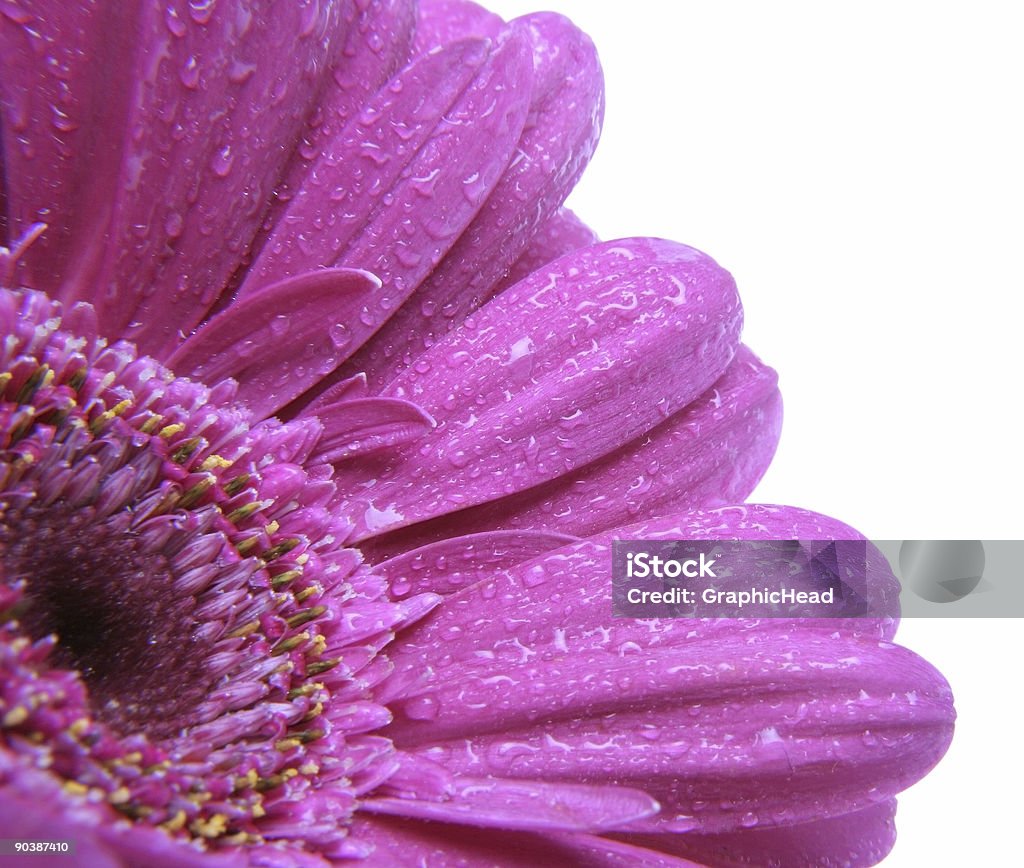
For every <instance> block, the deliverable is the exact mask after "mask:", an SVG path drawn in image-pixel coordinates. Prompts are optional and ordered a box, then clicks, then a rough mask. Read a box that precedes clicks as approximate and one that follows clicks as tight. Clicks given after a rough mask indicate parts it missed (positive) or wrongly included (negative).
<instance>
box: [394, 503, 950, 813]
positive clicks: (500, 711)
mask: <svg viewBox="0 0 1024 868" xmlns="http://www.w3.org/2000/svg"><path fill="white" fill-rule="evenodd" d="M793 530H795V531H797V532H796V534H795V535H796V536H798V537H799V536H803V537H805V538H807V537H817V538H823V537H824V536H825V534H824V533H823V531H828V532H831V533H832V534H833V535H834V536H836V537H840V538H841V537H843V536H847V537H849V536H850V535H851V531H850V529H849V528H846V527H845V526H843V525H841V524H839V523H838V522H833V521H831V520H829V519H826V518H824V517H822V516H814V515H813V514H811V513H805V512H803V511H802V510H794V509H781V508H771V507H754V506H751V507H742V508H728V509H719V510H705V511H695V512H693V513H689V514H686V515H683V516H678V517H675V518H673V519H664V520H660V521H657V522H648V523H645V524H642V525H638V526H634V527H633V528H626V529H623V530H621V531H619V532H617V533H614V534H606V535H603V536H601V537H596V538H594V539H591V540H587V541H584V542H581V543H578V544H576V545H573V546H570V547H567V548H565V549H561V550H558V551H555V552H552V553H550V554H548V555H546V556H544V557H542V558H539V559H536V560H534V561H532V562H528V563H524V564H522V565H520V566H518V567H516V568H514V569H512V570H510V571H509V572H507V573H505V574H499V575H497V576H495V577H494V578H493V579H490V580H486V581H483V582H480V583H478V584H476V585H473V586H471V587H467V588H465V589H464V590H462V591H460V592H458V593H456V594H453V595H451V596H449V597H448V598H447V599H446V602H445V605H444V607H442V608H441V609H440V610H439V611H438V612H437V613H435V615H434V616H433V617H432V618H431V619H430V620H428V621H426V622H424V623H422V624H421V625H420V626H419V627H418V628H416V629H414V630H412V631H410V632H409V633H406V634H405V636H404V638H403V642H402V643H401V645H400V646H399V647H398V648H396V649H395V650H394V651H393V652H392V654H391V661H392V663H393V664H394V666H395V672H394V675H393V676H392V678H391V679H390V680H389V681H387V682H385V683H384V684H383V685H382V687H381V688H380V696H378V701H381V702H386V703H388V704H389V707H391V708H392V709H393V710H395V712H396V718H395V721H394V723H393V724H392V725H391V726H390V727H389V729H388V730H387V731H386V732H387V734H388V735H389V737H391V738H393V739H394V741H395V744H396V746H398V747H399V748H401V749H403V750H407V751H416V752H417V753H418V754H419V755H422V756H424V757H428V758H430V759H433V760H435V761H436V762H439V763H442V764H443V765H444V766H445V767H446V768H448V769H449V770H450V771H452V772H453V773H455V774H459V775H462V774H467V775H488V774H493V775H499V776H504V777H522V778H529V779H534V778H536V779H543V780H555V781H578V782H590V783H593V782H597V781H607V780H614V781H616V782H617V783H620V784H623V785H626V786H637V787H641V788H643V789H644V790H646V791H647V792H649V793H651V794H652V795H653V796H655V797H656V798H657V799H658V800H659V802H661V804H662V805H663V807H664V813H663V814H662V815H660V816H659V817H658V818H655V819H652V820H649V821H644V822H642V823H639V824H633V825H632V827H631V828H632V829H633V830H635V831H641V830H643V829H649V830H651V831H655V830H658V831H693V830H700V831H704V832H720V831H727V830H734V829H742V828H750V827H753V826H755V825H758V826H771V825H776V824H779V823H780V822H782V821H781V820H780V819H779V817H780V816H782V812H786V813H785V817H786V820H785V822H786V823H787V824H790V823H797V822H802V821H807V820H812V819H818V818H821V817H824V816H832V815H839V814H845V813H849V812H851V811H855V810H859V809H861V808H865V807H867V806H869V805H870V804H872V803H875V802H878V801H880V800H884V799H888V798H889V797H891V796H892V795H893V794H894V793H895V792H898V791H899V790H901V789H904V788H905V787H907V786H909V785H910V784H911V783H913V782H914V781H916V780H917V779H919V778H920V777H921V776H922V775H923V774H924V773H925V772H927V771H928V769H930V768H931V767H932V766H933V765H934V764H935V763H936V762H937V761H938V759H939V758H940V757H941V756H942V754H943V753H944V751H945V749H946V747H947V745H948V743H949V739H950V736H951V734H952V721H953V709H952V704H951V697H950V694H949V688H948V686H947V685H946V683H945V681H944V680H943V679H942V676H941V675H939V674H938V673H937V672H936V671H935V670H934V669H933V668H932V667H931V666H929V665H928V664H927V663H926V662H925V661H923V660H921V659H920V658H919V657H917V656H916V655H914V654H913V653H912V652H910V651H907V650H906V649H904V648H900V647H899V646H896V645H891V644H889V643H888V642H887V641H879V637H880V635H882V636H884V635H887V634H891V621H884V620H877V619H859V620H858V619H846V620H829V619H807V620H763V621H751V620H698V619H680V620H660V621H658V620H653V621H652V620H650V619H648V620H636V619H612V618H611V617H610V587H611V582H610V578H609V575H608V572H609V568H610V562H611V557H610V545H611V541H612V539H613V537H615V536H621V537H623V538H635V537H644V536H646V537H648V538H657V537H659V536H660V537H661V538H674V537H679V538H686V537H689V536H694V537H697V536H707V537H711V538H729V537H732V536H742V537H747V538H755V539H756V538H763V539H772V538H778V537H781V536H783V535H785V536H788V535H789V533H788V532H787V531H793ZM808 531H810V533H807V532H808ZM867 578H868V580H869V582H871V583H872V585H874V586H875V588H876V593H875V594H872V596H877V595H881V596H883V597H885V596H887V595H893V594H895V593H898V583H897V582H896V581H895V579H894V578H893V576H892V573H891V570H889V568H888V566H887V564H886V563H885V561H884V558H882V557H881V555H880V554H878V555H877V557H876V558H875V559H874V560H873V561H872V563H871V565H870V566H869V572H868V575H867ZM438 647H443V648H444V650H445V656H444V658H441V659H439V658H438V657H437V655H436V649H437V648H438ZM428 707H429V710H430V713H429V714H425V713H424V710H425V709H426V708H428Z"/></svg>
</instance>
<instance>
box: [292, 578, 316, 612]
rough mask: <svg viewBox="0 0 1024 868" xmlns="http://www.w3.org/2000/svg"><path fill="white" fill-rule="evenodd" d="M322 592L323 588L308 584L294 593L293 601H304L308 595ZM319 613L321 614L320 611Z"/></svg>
mask: <svg viewBox="0 0 1024 868" xmlns="http://www.w3.org/2000/svg"><path fill="white" fill-rule="evenodd" d="M322 592H323V588H321V587H320V586H319V585H310V586H309V587H308V588H303V589H302V590H301V591H299V592H298V593H297V594H296V595H295V602H296V603H304V602H306V600H308V599H309V598H310V597H312V596H314V595H316V594H319V593H322ZM321 614H323V613H321Z"/></svg>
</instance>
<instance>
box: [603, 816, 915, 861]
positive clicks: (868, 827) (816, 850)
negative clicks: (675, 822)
mask: <svg viewBox="0 0 1024 868" xmlns="http://www.w3.org/2000/svg"><path fill="white" fill-rule="evenodd" d="M895 815H896V800H895V799H889V800H887V801H884V802H881V803H880V804H877V805H872V806H871V807H869V808H865V809H864V810H862V811H856V812H854V813H852V814H842V815H840V816H838V817H828V818H826V819H824V820H817V821H814V822H810V823H800V824H798V825H795V826H787V825H781V826H775V827H771V828H763V829H761V828H751V829H742V830H740V831H738V832H724V833H722V834H720V835H695V834H687V835H678V834H668V835H628V836H622V837H623V838H624V840H628V841H629V842H630V843H631V844H635V845H637V846H638V847H649V848H651V849H652V850H659V851H663V852H666V853H673V854H676V855H678V856H683V857H686V858H689V859H699V860H700V861H701V862H702V863H706V864H708V865H716V866H721V868H746V866H757V865H785V866H787V868H816V866H819V865H845V866H849V868H861V866H868V865H876V864H878V863H879V862H880V861H881V860H882V859H883V858H885V856H886V854H888V852H889V851H890V850H891V849H892V845H893V844H894V843H895V841H896V824H895V822H894V818H895ZM780 816H781V817H782V818H783V819H784V818H785V813H784V812H783V813H782V814H781V815H780Z"/></svg>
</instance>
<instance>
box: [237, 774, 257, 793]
mask: <svg viewBox="0 0 1024 868" xmlns="http://www.w3.org/2000/svg"><path fill="white" fill-rule="evenodd" d="M259 779H260V776H259V775H258V774H256V769H249V771H247V772H246V773H245V774H244V775H239V776H238V777H237V778H235V789H236V790H244V789H248V788H250V787H255V786H256V784H257V783H258V782H259Z"/></svg>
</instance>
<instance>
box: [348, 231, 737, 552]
mask: <svg viewBox="0 0 1024 868" xmlns="http://www.w3.org/2000/svg"><path fill="white" fill-rule="evenodd" d="M741 319H742V314H741V310H740V306H739V300H738V298H737V296H736V289H735V284H734V283H733V281H732V278H731V276H730V275H729V274H728V272H726V271H724V270H723V269H722V268H720V267H719V266H718V265H717V264H716V263H715V262H714V260H712V259H711V258H710V257H707V256H705V255H704V254H702V253H699V252H698V251H696V250H693V249H692V248H689V247H685V246H683V245H679V244H674V243H672V242H668V241H662V240H659V239H624V240H621V241H614V242H606V243H604V244H600V245H596V246H594V247H590V248H585V249H583V250H581V251H579V252H578V253H576V254H569V255H568V256H565V257H563V258H562V259H559V260H557V261H556V262H554V263H551V265H550V266H549V267H548V268H547V269H543V270H541V271H539V272H537V273H536V274H534V275H531V276H530V277H529V278H527V279H526V280H524V281H522V282H521V283H519V284H517V285H516V286H515V287H513V288H512V289H510V290H507V291H506V292H504V293H502V294H501V295H499V296H497V297H496V298H495V299H494V300H493V301H491V302H490V303H489V304H488V305H486V306H485V307H483V308H481V309H480V310H479V311H478V312H477V313H475V314H473V315H472V316H470V317H469V318H468V319H467V320H466V322H465V323H463V325H462V326H461V327H460V328H459V329H458V330H457V331H454V332H452V333H450V334H449V335H448V336H447V337H446V338H445V339H444V340H442V341H440V342H438V343H437V344H435V345H434V346H433V347H431V349H430V350H429V351H427V352H426V353H424V354H423V355H422V356H420V357H419V359H418V360H417V361H416V363H415V364H414V365H413V367H411V368H410V369H409V370H407V371H406V372H405V373H403V374H402V375H401V376H400V377H399V378H398V379H396V380H395V381H394V382H392V383H391V385H390V386H389V387H388V389H387V391H386V394H387V395H389V396H394V397H404V398H408V399H411V400H414V401H416V402H417V403H418V404H421V405H422V406H423V407H424V409H426V410H427V411H428V412H429V413H430V414H431V415H432V416H433V417H434V418H435V419H437V421H438V427H437V428H436V429H434V431H432V432H431V433H430V434H428V435H427V436H426V437H424V438H423V440H422V441H421V442H420V443H419V444H417V446H416V447H415V448H409V449H406V450H403V451H401V452H399V453H398V455H397V456H396V457H394V458H392V459H391V460H390V461H388V462H386V463H383V464H382V465H381V466H380V467H379V468H376V469H375V472H374V474H373V476H374V481H373V484H372V485H368V486H364V491H360V490H359V487H357V486H358V485H359V481H358V480H356V479H352V482H351V489H352V496H351V498H350V500H349V502H348V503H347V505H346V509H347V510H348V511H349V512H350V513H351V514H352V515H353V516H354V517H355V518H356V521H357V527H356V535H355V537H354V539H364V538H367V537H370V536H373V535H375V534H379V533H381V532H382V531H385V530H392V529H394V528H396V527H401V526H404V525H407V524H412V523H415V522H417V521H422V520H423V519H426V518H432V517H434V516H436V515H439V514H444V513H446V512H452V511H454V510H457V509H460V508H462V507H465V506H472V505H474V504H477V503H483V502H486V501H488V500H493V499H496V498H499V497H502V496H504V495H508V494H513V493H515V492H517V491H522V490H524V489H527V488H530V487H532V486H534V485H536V484H538V483H541V482H544V481H547V480H549V479H552V478H554V477H556V476H560V475H563V474H565V473H566V472H570V471H572V470H575V469H576V468H578V467H582V466H583V465H585V464H587V463H589V462H590V461H593V460H595V459H597V458H600V457H602V456H604V455H606V454H608V453H610V452H612V451H614V450H615V449H616V448H618V447H620V446H621V445H622V444H624V443H628V442H629V441H630V440H632V439H634V438H635V437H637V436H639V435H641V434H643V433H645V432H646V431H649V430H650V429H651V428H653V427H655V425H657V424H658V423H659V422H660V421H662V420H664V419H665V418H667V417H669V416H671V415H672V414H673V413H674V412H676V411H677V410H679V409H681V408H682V407H684V406H686V404H688V403H689V402H690V401H691V400H693V399H694V398H696V397H697V396H698V395H699V394H700V393H701V392H703V391H704V390H705V389H706V388H707V387H708V386H709V385H710V384H711V383H712V382H714V380H715V379H716V378H717V377H718V376H719V375H720V374H721V373H722V371H723V370H724V369H725V367H726V365H727V364H728V363H729V361H730V360H731V358H732V356H733V354H734V353H735V349H736V344H737V340H738V333H739V328H740V323H741ZM513 323H514V325H511V324H513ZM342 478H343V479H345V478H346V474H345V473H344V471H343V472H342ZM343 484H344V482H343Z"/></svg>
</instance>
